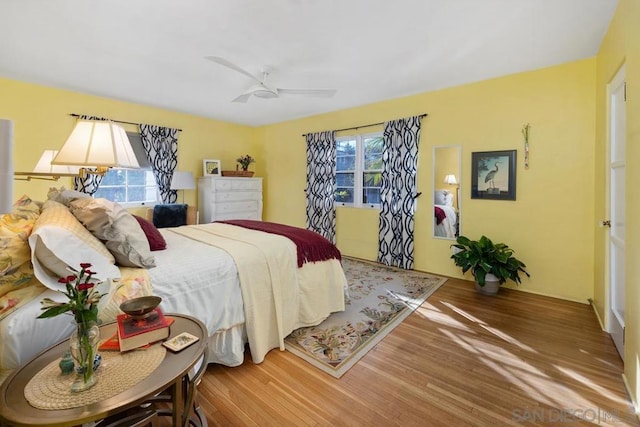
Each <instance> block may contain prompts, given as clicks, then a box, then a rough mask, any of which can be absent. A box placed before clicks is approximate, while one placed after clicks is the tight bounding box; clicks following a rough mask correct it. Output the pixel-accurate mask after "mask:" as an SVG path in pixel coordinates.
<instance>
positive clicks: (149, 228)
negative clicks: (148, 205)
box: [133, 215, 167, 251]
mask: <svg viewBox="0 0 640 427" xmlns="http://www.w3.org/2000/svg"><path fill="white" fill-rule="evenodd" d="M133 217H134V218H135V219H136V220H137V221H138V224H140V228H142V231H144V235H145V236H147V240H148V241H149V247H150V248H151V250H152V251H161V250H163V249H166V248H167V242H166V241H165V240H164V237H162V234H160V232H159V231H158V229H157V228H156V226H155V225H153V224H152V223H151V222H149V221H147V220H146V219H144V218H142V217H139V216H138V215H134V216H133Z"/></svg>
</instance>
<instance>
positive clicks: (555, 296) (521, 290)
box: [471, 282, 589, 304]
mask: <svg viewBox="0 0 640 427" xmlns="http://www.w3.org/2000/svg"><path fill="white" fill-rule="evenodd" d="M471 283H473V282H471ZM512 286H513V287H512ZM502 287H503V288H506V289H511V290H513V291H518V292H526V293H529V294H534V295H540V296H541V297H549V298H555V299H559V300H563V301H571V302H577V303H578V304H589V300H587V301H585V300H579V299H575V298H567V297H562V296H558V295H551V294H547V293H544V292H537V291H532V290H530V289H522V288H519V287H517V286H515V285H509V286H505V285H502Z"/></svg>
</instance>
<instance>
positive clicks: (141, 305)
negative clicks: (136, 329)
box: [120, 296, 162, 319]
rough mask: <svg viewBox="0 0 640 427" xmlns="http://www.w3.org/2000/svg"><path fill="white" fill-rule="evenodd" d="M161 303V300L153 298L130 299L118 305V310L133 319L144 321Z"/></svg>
mask: <svg viewBox="0 0 640 427" xmlns="http://www.w3.org/2000/svg"><path fill="white" fill-rule="evenodd" d="M161 301H162V298H160V297H155V296H148V297H139V298H132V299H130V300H128V301H125V302H123V303H122V304H120V310H122V311H123V312H125V313H126V314H128V315H129V316H131V317H133V318H134V319H144V318H145V317H147V316H148V315H149V314H150V313H151V312H152V311H153V309H155V308H156V307H157V306H158V305H159V304H160V302H161Z"/></svg>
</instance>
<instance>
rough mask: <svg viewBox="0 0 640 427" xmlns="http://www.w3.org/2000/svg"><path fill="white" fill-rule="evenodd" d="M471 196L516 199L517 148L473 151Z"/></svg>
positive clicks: (474, 197) (473, 197)
mask: <svg viewBox="0 0 640 427" xmlns="http://www.w3.org/2000/svg"><path fill="white" fill-rule="evenodd" d="M471 198H472V199H493V200H515V199H516V150H506V151H481V152H475V153H471Z"/></svg>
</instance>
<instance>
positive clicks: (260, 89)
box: [205, 56, 337, 102]
mask: <svg viewBox="0 0 640 427" xmlns="http://www.w3.org/2000/svg"><path fill="white" fill-rule="evenodd" d="M205 59H208V60H209V61H213V62H215V63H216V64H220V65H223V66H225V67H227V68H231V69H232V70H234V71H237V72H238V73H240V74H244V75H245V76H247V77H250V78H252V79H253V80H255V81H256V82H257V84H255V85H253V86H251V87H250V88H249V89H248V90H247V91H245V92H244V93H243V94H242V95H240V96H238V97H237V98H235V99H233V100H232V102H247V101H248V100H249V98H251V96H252V95H253V96H256V97H258V98H266V99H272V98H279V97H280V95H302V96H309V97H315V98H331V97H332V96H333V95H335V93H336V92H337V90H336V89H285V88H280V87H271V86H269V85H268V84H267V77H268V76H269V71H270V70H269V69H267V68H264V69H263V70H262V78H260V77H257V76H254V75H253V74H251V73H250V72H248V71H247V70H245V69H243V68H241V67H239V66H237V65H236V64H234V63H232V62H230V61H228V60H226V59H224V58H221V57H219V56H205Z"/></svg>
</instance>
